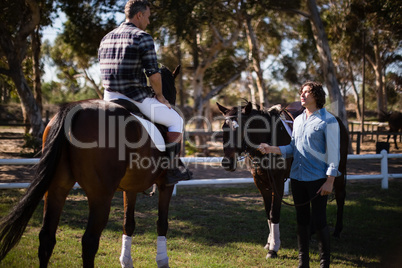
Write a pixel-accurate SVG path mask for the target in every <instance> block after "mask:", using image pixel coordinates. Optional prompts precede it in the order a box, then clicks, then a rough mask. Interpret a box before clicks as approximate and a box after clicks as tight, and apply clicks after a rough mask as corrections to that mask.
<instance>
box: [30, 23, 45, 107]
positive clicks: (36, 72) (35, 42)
mask: <svg viewBox="0 0 402 268" xmlns="http://www.w3.org/2000/svg"><path fill="white" fill-rule="evenodd" d="M31 39H32V65H33V76H34V83H33V92H34V96H35V100H36V103H37V104H38V107H39V111H40V112H41V113H42V110H43V105H42V82H41V76H42V72H41V69H40V49H41V41H40V34H39V26H37V27H36V29H35V31H34V32H33V33H32V34H31Z"/></svg>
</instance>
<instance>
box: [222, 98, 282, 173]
mask: <svg viewBox="0 0 402 268" xmlns="http://www.w3.org/2000/svg"><path fill="white" fill-rule="evenodd" d="M217 105H218V108H219V110H220V111H221V112H222V114H223V116H224V118H225V122H224V123H223V125H222V130H223V152H224V157H223V160H222V166H223V168H224V169H225V170H228V171H234V170H236V167H237V157H238V156H239V155H240V154H241V153H242V152H247V153H248V154H250V155H252V156H257V157H261V156H262V155H261V153H260V152H259V151H258V150H257V148H258V146H259V145H260V144H261V143H263V142H264V143H268V144H274V145H276V144H277V140H278V139H282V138H283V137H280V135H281V134H278V129H277V126H278V122H280V119H279V110H278V109H276V108H274V109H271V110H269V111H261V110H260V109H259V107H258V109H253V108H252V103H251V102H247V104H246V105H245V106H242V107H233V108H231V109H229V108H226V107H224V106H222V105H220V104H219V103H217ZM281 130H282V132H283V129H281ZM285 133H286V131H285ZM286 135H287V134H286Z"/></svg>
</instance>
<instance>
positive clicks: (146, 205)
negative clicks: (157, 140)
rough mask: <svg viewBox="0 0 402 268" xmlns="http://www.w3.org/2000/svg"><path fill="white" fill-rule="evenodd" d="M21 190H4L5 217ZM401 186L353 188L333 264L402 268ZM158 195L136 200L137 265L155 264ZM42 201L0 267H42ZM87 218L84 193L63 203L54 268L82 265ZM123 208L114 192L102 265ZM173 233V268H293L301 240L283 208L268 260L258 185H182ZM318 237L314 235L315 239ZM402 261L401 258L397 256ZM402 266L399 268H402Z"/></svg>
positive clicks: (112, 263) (116, 243)
mask: <svg viewBox="0 0 402 268" xmlns="http://www.w3.org/2000/svg"><path fill="white" fill-rule="evenodd" d="M23 192H24V191H22V190H0V214H1V215H2V216H4V215H5V214H6V213H7V211H8V210H9V209H10V208H11V206H12V205H13V204H15V202H17V200H18V199H19V198H20V197H21V195H22V194H23ZM401 192H402V181H401V180H393V181H391V182H390V184H389V189H388V190H381V186H380V182H378V181H375V182H374V183H372V182H370V183H363V182H359V183H349V184H348V197H347V202H346V208H345V220H344V225H345V227H344V231H343V233H342V236H341V238H340V239H335V238H333V239H332V240H331V243H332V245H331V247H332V267H402V266H400V265H401V262H399V263H398V260H399V261H401V258H400V257H398V255H400V252H401V249H402V242H401V241H402V240H401V238H402V232H401V231H402V230H401V229H402V227H401V223H402V195H401ZM156 207H157V198H156V197H153V198H149V197H146V196H143V195H140V196H138V201H137V213H136V223H137V225H136V231H135V237H134V239H133V247H132V256H133V259H134V266H135V267H156V263H155V256H156V236H157V233H156V223H155V222H156V220H157V209H156ZM42 209H43V204H41V205H40V207H38V209H37V210H36V212H35V213H34V216H33V218H32V219H31V221H30V223H29V225H28V228H27V230H26V231H25V233H24V236H23V237H22V239H21V241H20V243H19V244H18V245H17V246H16V247H15V248H14V249H13V250H11V251H10V252H9V254H8V255H7V256H6V258H5V259H4V260H3V261H2V262H1V263H0V267H38V266H39V262H38V258H37V248H38V245H39V242H38V233H39V229H40V226H41V217H42V216H41V215H42ZM335 213H336V205H335V201H332V202H331V203H329V205H328V221H329V225H330V226H331V227H333V226H334V225H335ZM87 215H88V210H87V202H86V199H85V196H84V195H83V193H82V191H81V190H74V191H72V193H71V194H70V196H69V200H68V201H67V202H66V206H65V208H64V211H63V215H62V218H61V221H60V225H59V229H58V232H57V244H56V247H55V250H54V252H53V255H52V257H51V259H50V267H80V266H82V262H81V257H80V256H81V237H82V234H83V232H84V229H85V226H86V218H87ZM122 220H123V206H122V193H116V195H115V198H114V200H113V204H112V209H111V213H110V220H109V223H108V225H107V227H106V229H105V230H104V232H103V234H102V237H101V243H100V248H99V251H98V254H97V256H96V266H97V267H120V264H119V261H118V258H119V254H120V249H121V235H122ZM169 224H170V225H169V232H168V236H167V238H168V241H167V243H168V244H167V245H168V255H169V258H170V266H171V267H225V268H226V267H296V265H297V254H298V252H297V241H296V231H295V212H294V208H292V207H288V206H285V205H284V206H283V207H282V214H281V238H282V248H281V249H280V251H279V258H278V259H274V260H265V255H266V251H265V250H264V249H263V246H264V245H265V242H266V238H267V235H268V227H267V224H266V218H265V212H264V210H263V204H262V199H261V197H260V195H259V193H258V191H257V189H256V188H255V187H254V186H253V185H247V186H241V187H240V186H238V187H191V188H187V187H179V188H178V195H177V196H175V197H173V198H172V202H171V208H170V217H169ZM313 239H314V237H313ZM310 256H311V259H312V260H311V266H312V267H317V266H318V265H319V260H318V249H317V243H316V242H315V241H314V240H313V241H312V243H311V254H310ZM398 258H399V259H398ZM398 264H399V265H398Z"/></svg>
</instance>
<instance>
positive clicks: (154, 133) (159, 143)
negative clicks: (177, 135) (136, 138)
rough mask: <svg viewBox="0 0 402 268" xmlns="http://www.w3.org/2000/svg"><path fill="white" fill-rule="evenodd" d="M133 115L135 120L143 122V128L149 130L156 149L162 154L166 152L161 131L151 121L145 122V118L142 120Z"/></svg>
mask: <svg viewBox="0 0 402 268" xmlns="http://www.w3.org/2000/svg"><path fill="white" fill-rule="evenodd" d="M131 115H133V116H135V118H137V120H138V121H140V122H141V124H142V126H143V127H144V128H145V129H146V130H147V132H148V135H149V136H150V137H151V140H152V142H153V143H154V144H155V147H156V148H157V149H158V150H159V151H161V152H164V151H166V146H165V140H164V139H163V137H162V134H161V133H160V131H159V129H158V128H157V127H156V126H155V125H154V124H152V123H151V122H150V121H148V120H145V119H144V118H141V117H139V116H137V115H135V114H133V113H132V114H131Z"/></svg>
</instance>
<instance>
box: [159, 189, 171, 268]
mask: <svg viewBox="0 0 402 268" xmlns="http://www.w3.org/2000/svg"><path fill="white" fill-rule="evenodd" d="M172 192H173V186H170V187H165V186H162V187H159V199H158V221H157V223H156V224H157V232H158V239H157V242H156V247H157V250H156V258H155V260H156V263H157V265H158V267H159V268H166V267H169V257H168V255H167V249H166V234H167V231H168V227H169V225H168V214H169V204H170V199H171V197H172Z"/></svg>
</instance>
